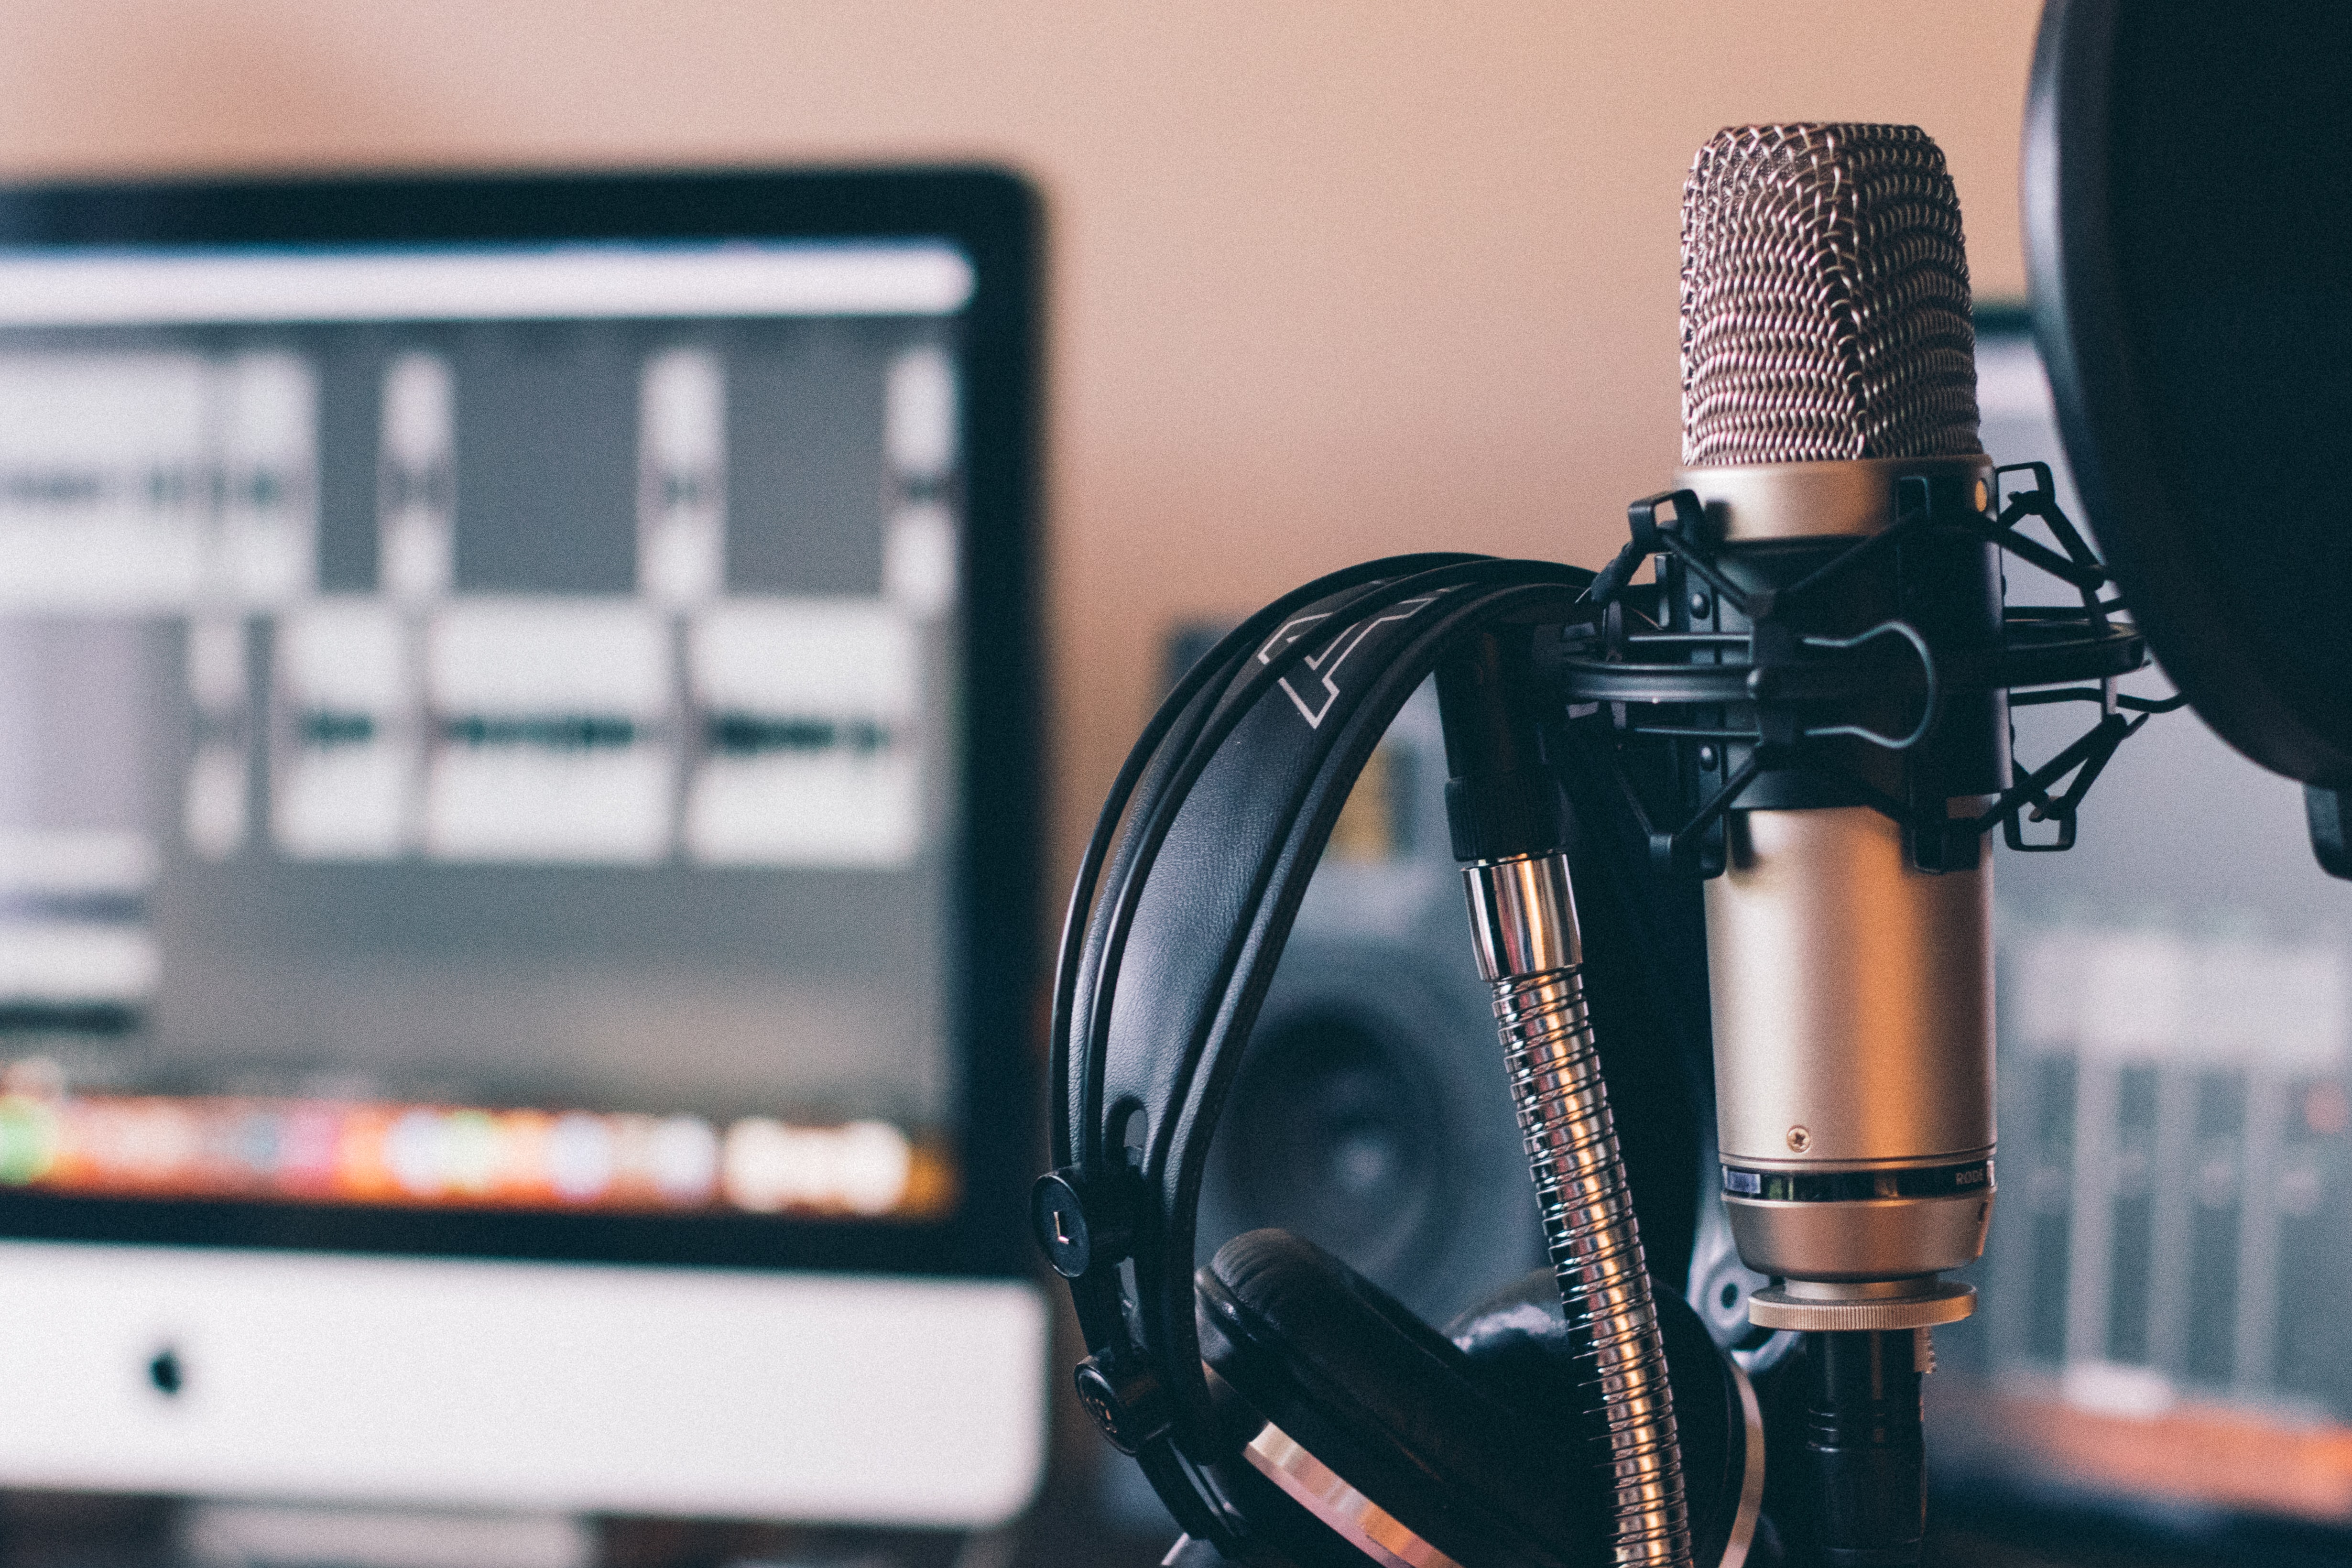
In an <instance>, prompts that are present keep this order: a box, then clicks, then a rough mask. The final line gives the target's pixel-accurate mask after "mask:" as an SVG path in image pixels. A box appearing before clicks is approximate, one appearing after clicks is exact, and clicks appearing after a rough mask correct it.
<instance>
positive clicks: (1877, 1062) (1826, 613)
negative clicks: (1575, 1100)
mask: <svg viewBox="0 0 2352 1568" xmlns="http://www.w3.org/2000/svg"><path fill="white" fill-rule="evenodd" d="M1676 478H1677V484H1678V485H1679V486H1680V487H1681V488H1683V489H1687V490H1688V491H1690V492H1691V493H1693V494H1695V495H1696V496H1697V498H1698V499H1699V500H1700V501H1701V503H1702V504H1703V505H1704V506H1705V508H1706V523H1707V527H1708V530H1709V532H1710V533H1711V534H1712V535H1713V537H1715V538H1716V539H1717V540H1719V541H1720V542H1721V546H1722V548H1721V555H1720V562H1721V564H1722V566H1723V568H1724V570H1725V571H1726V572H1727V574H1729V575H1731V576H1732V577H1733V578H1734V579H1735V580H1736V581H1740V582H1741V585H1742V586H1743V587H1751V588H1752V587H1770V586H1774V585H1779V586H1783V587H1785V586H1786V585H1787V584H1788V583H1789V582H1790V581H1791V580H1794V578H1795V577H1796V575H1797V574H1801V573H1802V572H1804V571H1805V570H1807V569H1809V568H1810V567H1811V566H1812V565H1813V564H1814V563H1816V562H1817V561H1818V560H1819V559H1820V558H1821V557H1822V555H1823V554H1825V553H1834V552H1837V551H1840V550H1843V549H1845V548H1847V547H1849V546H1851V545H1852V544H1853V542H1854V541H1855V540H1856V539H1857V538H1866V537H1869V536H1872V535H1874V534H1877V533H1880V532H1882V531H1885V530H1886V529H1888V528H1890V527H1892V526H1893V525H1894V523H1895V520H1896V517H1897V515H1898V505H1899V498H1900V495H1901V492H1902V489H1903V486H1904V485H1905V483H1906V481H1908V482H1911V483H1914V484H1928V485H1937V486H1951V487H1958V488H1961V489H1967V490H1969V492H1970V494H1971V499H1973V492H1974V490H1975V487H1977V486H1978V485H1979V484H1982V483H1985V482H1988V481H1989V480H1990V463H1989V462H1988V461H1987V459H1985V458H1982V457H1980V456H1977V457H1969V456H1959V457H1941V458H1910V459H1903V458H1843V459H1828V460H1823V461H1818V462H1810V463H1808V462H1796V463H1771V464H1744V465H1722V466H1717V467H1712V468H1706V467H1702V468H1685V469H1684V470H1682V471H1681V472H1680V473H1679V474H1678V475H1677V477H1676ZM1923 543H1924V542H1923ZM1991 552H1992V547H1991V546H1990V545H1983V546H1974V547H1971V546H1966V545H1963V546H1961V547H1960V548H1958V549H1953V548H1950V547H1949V546H1948V545H1947V546H1946V547H1945V548H1944V550H1943V551H1942V552H1941V553H1940V554H1935V553H1932V552H1928V551H1926V550H1924V549H1923V550H1921V551H1920V552H1918V553H1919V554H1921V555H1924V556H1926V557H1927V558H1926V559H1920V560H1913V561H1906V560H1904V559H1903V558H1902V555H1901V552H1895V554H1894V556H1893V557H1892V558H1890V560H1889V561H1888V562H1887V563H1886V564H1885V568H1884V569H1883V570H1880V571H1876V572H1870V571H1864V572H1860V573H1856V574H1853V576H1852V577H1851V578H1850V579H1848V580H1844V581H1842V582H1841V583H1840V584H1839V587H1838V592H1837V593H1836V594H1835V595H1823V600H1824V602H1823V603H1822V604H1821V605H1817V606H1808V610H1809V612H1810V613H1808V614H1805V615H1803V616H1801V618H1800V621H1799V625H1800V626H1801V628H1802V629H1803V630H1804V631H1807V632H1811V634H1812V635H1815V636H1820V637H1837V638H1846V637H1855V636H1857V635H1859V634H1861V633H1863V632H1864V631H1866V630H1868V628H1869V627H1870V626H1874V625H1879V624H1883V623H1884V622H1885V620H1886V619H1888V618H1890V617H1892V616H1906V618H1908V619H1910V620H1911V621H1913V622H1914V623H1915V624H1919V625H1921V626H1923V629H1928V630H1930V633H1931V635H1937V634H1940V636H1939V640H1941V641H1945V642H1948V643H1958V644H1961V645H1962V646H1965V645H1966V644H1968V643H1969V642H1976V643H1986V644H1989V643H1996V642H1997V641H1998V639H1999V637H2000V580H1999V576H1998V571H1997V567H1996V565H1995V564H1994V563H1993V560H1992V556H1991ZM1906 567H1907V568H1909V570H1907V571H1906V570H1905V569H1906ZM1688 607H1689V608H1692V609H1695V608H1696V600H1694V603H1693V605H1691V606H1688ZM1715 611H1716V613H1715V614H1714V615H1713V616H1711V617H1710V618H1709V619H1710V624H1711V625H1715V626H1722V627H1723V628H1724V629H1727V630H1745V629H1747V627H1746V624H1745V623H1744V622H1743V621H1742V620H1741V617H1739V616H1738V613H1737V612H1736V611H1733V610H1731V609H1729V608H1728V607H1727V606H1717V607H1715ZM1889 685H1890V691H1889V694H1888V696H1887V698H1886V699H1885V701H1884V702H1883V703H1881V704H1879V705H1878V709H1879V710H1878V711H1875V712H1874V713H1872V714H1870V715H1868V717H1867V721H1868V722H1869V723H1870V724H1871V725H1872V727H1874V729H1876V730H1878V731H1879V732H1881V733H1900V732H1902V731H1905V730H1906V729H1909V728H1912V727H1913V726H1914V725H1915V722H1916V719H1917V718H1918V717H1919V714H1918V707H1919V704H1920V703H1921V702H1922V701H1923V700H1924V698H1925V694H1924V693H1921V692H1917V691H1915V690H1910V689H1905V688H1903V687H1902V686H1901V685H1900V684H1899V683H1895V682H1890V683H1889ZM1942 706H1943V708H1944V711H1943V712H1941V713H1939V714H1938V715H1937V719H1938V723H1937V728H1936V730H1935V731H1933V732H1932V733H1931V734H1930V736H1929V737H1928V738H1927V741H1925V742H1923V745H1922V748H1921V749H1924V750H1925V751H1927V752H1928V753H1929V754H1928V755H1926V756H1923V757H1919V758H1913V759H1901V758H1898V757H1896V756H1895V755H1894V754H1892V753H1887V752H1885V749H1884V748H1881V747H1875V746H1874V745H1872V744H1871V743H1870V742H1864V741H1863V740H1860V739H1858V738H1853V737H1846V738H1841V739H1832V740H1831V741H1829V742H1823V743H1826V744H1832V745H1842V746H1844V747H1846V748H1848V749H1849V750H1850V752H1851V753H1852V754H1851V755H1849V756H1848V757H1847V758H1846V761H1847V763H1848V764H1849V765H1850V766H1853V767H1854V768H1856V769H1858V770H1865V771H1867V772H1869V773H1874V774H1875V775H1876V776H1877V779H1878V782H1879V783H1880V784H1881V786H1882V787H1884V788H1885V789H1886V790H1887V791H1888V793H1890V794H1899V793H1902V792H1904V791H1905V790H1906V788H1911V789H1915V790H1916V787H1917V786H1918V785H1920V784H1929V785H1930V787H1933V788H1936V789H1938V790H1947V789H1948V790H1951V791H1952V792H1953V793H1952V794H1951V795H1949V796H1948V797H1947V799H1948V810H1949V811H1950V812H1951V813H1952V814H1953V815H1956V816H1969V815H1971V814H1973V813H1974V812H1975V811H1977V810H1979V809H1980V808H1981V806H1982V805H1983V804H1984V797H1986V796H1988V795H1995V794H1998V793H1999V792H2000V789H2001V788H2003V787H2004V786H2005V785H2006V784H2008V782H2009V779H2008V769H2009V755H2008V747H2007V743H2006V742H2007V738H2008V737H2007V712H2006V706H2005V703H2004V702H2003V700H2002V699H2001V697H2000V693H1998V692H1990V693H1978V694H1974V695H1973V696H1971V697H1969V698H1966V699H1960V698H1954V699H1948V700H1946V701H1945V702H1944V703H1943V704H1942ZM1726 751H1727V755H1726V757H1725V759H1724V763H1725V765H1726V766H1736V765H1737V764H1738V762H1739V761H1740V758H1739V756H1738V753H1737V751H1736V750H1734V749H1731V748H1727V749H1726ZM1873 752H1878V753H1879V754H1877V755H1873V754H1872V753H1873ZM1742 799H1743V801H1754V802H1757V803H1758V804H1759V806H1761V805H1766V804H1769V805H1770V806H1772V807H1775V808H1773V809H1760V808H1757V807H1753V806H1751V807H1750V808H1748V809H1743V810H1738V811H1735V812H1733V813H1731V814H1730V816H1729V817H1728V819H1727V822H1726V825H1725V839H1726V843H1725V855H1724V870H1723V874H1722V875H1721V876H1718V877H1715V878H1712V879H1709V880H1708V881H1707V883H1706V930H1707V962H1708V977H1709V989H1710V1000H1711V1002H1712V1013H1713V1023H1714V1035H1715V1061H1716V1099H1717V1140H1718V1147H1719V1149H1720V1151H1721V1155H1722V1162H1723V1165H1724V1172H1725V1191H1724V1201H1725V1205H1726V1207H1727V1211H1728V1215H1729V1218H1730V1221H1731V1226H1732V1234H1733V1237H1734V1238H1735V1239H1736V1240H1737V1242H1738V1246H1739V1250H1740V1256H1741V1258H1743V1259H1744V1260H1745V1261H1746V1262H1747V1263H1748V1267H1750V1268H1754V1269H1756V1270H1757V1271H1758V1272H1759V1273H1762V1274H1767V1275H1770V1276H1772V1277H1774V1278H1775V1279H1778V1280H1780V1281H1781V1282H1782V1283H1781V1284H1780V1286H1778V1287H1777V1288H1776V1289H1773V1290H1770V1291H1768V1292H1765V1293H1763V1294H1762V1295H1761V1296H1759V1299H1758V1300H1757V1301H1756V1302H1755V1304H1754V1305H1753V1306H1752V1307H1751V1311H1752V1312H1753V1313H1754V1314H1755V1315H1756V1319H1757V1321H1759V1323H1763V1324H1766V1325H1767V1326H1771V1327H1780V1328H1799V1329H1826V1328H1832V1327H1839V1326H1853V1327H1863V1326H1865V1325H1867V1326H1870V1327H1876V1328H1897V1327H1899V1328H1919V1327H1925V1326H1928V1325H1929V1324H1932V1323H1935V1322H1948V1321H1954V1320H1956V1319H1957V1318H1958V1317H1961V1316H1965V1315H1966V1313H1967V1310H1968V1307H1969V1298H1968V1296H1967V1295H1966V1293H1965V1291H1964V1290H1962V1289H1959V1288H1956V1287H1952V1286H1948V1285H1946V1284H1944V1283H1942V1282H1940V1281H1938V1280H1937V1279H1936V1278H1935V1277H1936V1276H1937V1274H1938V1273H1940V1272H1941V1271H1944V1270H1948V1269H1953V1268H1959V1267H1961V1266H1962V1265H1964V1264H1967V1263H1969V1262H1970V1261H1971V1260H1973V1259H1974V1258H1977V1257H1978V1256H1979V1254H1980V1253H1981V1252H1982V1251H1983V1247H1984V1239H1985V1233H1986V1227H1987V1225H1988V1224H1989V1222H1990V1205H1991V1191H1992V1180H1991V1168H1990V1162H1991V1159H1992V1154H1993V1144H1994V1122H1993V1079H1992V1074H1993V1064H1992V1025H1993V1016H1992V956H1991V921H1992V870H1991V867H1990V864H1989V863H1988V862H1986V861H1985V860H1984V859H1983V858H1981V857H1980V856H1979V857H1978V858H1975V859H1974V862H1973V864H1967V865H1956V866H1954V867H1952V868H1949V869H1945V870H1941V871H1934V872H1930V871H1926V870H1922V869H1920V868H1919V867H1918V866H1917V865H1916V863H1915V857H1914V854H1913V851H1912V847H1911V846H1910V845H1909V844H1908V843H1906V835H1905V833H1904V831H1903V829H1902V827H1901V826H1899V825H1897V824H1896V823H1895V821H1894V820H1893V819H1892V818H1890V817H1888V816H1885V814H1883V813H1881V812H1879V811H1875V810H1873V809H1872V808H1870V807H1869V806H1866V805H1840V804H1836V800H1837V796H1836V792H1835V790H1834V789H1833V788H1824V787H1823V786H1822V783H1821V782H1820V781H1819V780H1818V779H1816V778H1812V777H1810V776H1807V775H1805V774H1803V773H1789V774H1787V775H1774V774H1771V773H1767V774H1765V775H1764V776H1763V777H1761V778H1759V780H1758V781H1757V784H1755V785H1751V786H1750V789H1749V790H1748V792H1747V793H1746V794H1745V795H1743V796H1742ZM1898 1319H1899V1320H1900V1321H1897V1320H1898Z"/></svg>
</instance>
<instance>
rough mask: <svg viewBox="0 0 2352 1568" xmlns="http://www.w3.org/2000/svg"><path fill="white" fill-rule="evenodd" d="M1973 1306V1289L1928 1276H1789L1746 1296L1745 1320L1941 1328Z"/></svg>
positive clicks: (1823, 1326) (1817, 1329)
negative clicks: (1836, 1279)
mask: <svg viewBox="0 0 2352 1568" xmlns="http://www.w3.org/2000/svg"><path fill="white" fill-rule="evenodd" d="M1975 1310H1977V1289H1976V1287H1975V1286H1973V1285H1963V1284H1960V1283H1958V1282H1957V1281H1954V1280H1948V1279H1938V1278H1937V1277H1936V1276H1935V1275H1932V1274H1931V1275H1928V1276H1927V1277H1926V1278H1925V1279H1893V1280H1874V1281H1871V1282H1869V1283H1865V1284H1844V1283H1830V1282H1824V1281H1819V1280H1811V1279H1791V1280H1785V1281H1782V1282H1780V1283H1778V1284H1775V1285H1772V1286H1770V1287H1769V1288H1767V1289H1762V1290H1759V1291H1757V1292H1756V1293H1755V1294H1754V1295H1752V1296H1750V1297H1749V1298H1748V1321H1750V1322H1752V1323H1754V1324H1755V1325H1756V1326H1757V1327H1758V1328H1759V1329H1795V1330H1798V1331H1801V1332H1805V1333H1816V1334H1821V1333H1830V1334H1846V1333H1895V1332H1900V1331H1903V1330H1906V1329H1933V1328H1940V1327H1941V1326H1942V1325H1944V1324H1946V1323H1957V1322H1958V1321H1960V1320H1961V1319H1963V1318H1965V1317H1967V1316H1969V1314H1970V1313H1972V1312H1974V1311H1975Z"/></svg>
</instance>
